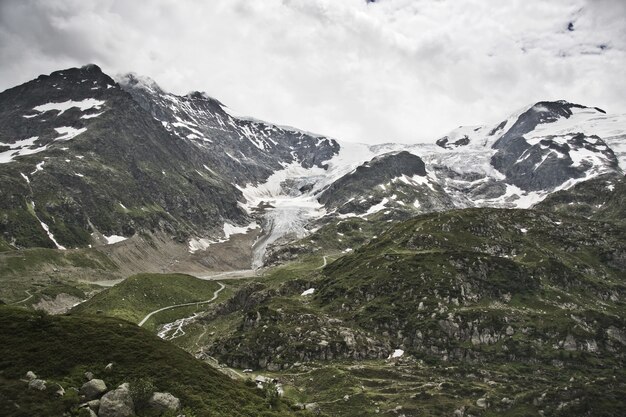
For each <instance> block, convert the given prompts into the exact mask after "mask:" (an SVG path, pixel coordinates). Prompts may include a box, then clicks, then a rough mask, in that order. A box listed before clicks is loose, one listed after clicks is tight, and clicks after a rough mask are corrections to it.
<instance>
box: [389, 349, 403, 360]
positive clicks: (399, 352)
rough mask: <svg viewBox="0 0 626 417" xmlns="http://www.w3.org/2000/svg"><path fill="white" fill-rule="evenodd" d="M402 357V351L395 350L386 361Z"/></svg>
mask: <svg viewBox="0 0 626 417" xmlns="http://www.w3.org/2000/svg"><path fill="white" fill-rule="evenodd" d="M403 355H404V350H402V349H396V350H394V351H393V353H392V354H391V355H389V358H388V359H395V358H401V357H402V356H403Z"/></svg>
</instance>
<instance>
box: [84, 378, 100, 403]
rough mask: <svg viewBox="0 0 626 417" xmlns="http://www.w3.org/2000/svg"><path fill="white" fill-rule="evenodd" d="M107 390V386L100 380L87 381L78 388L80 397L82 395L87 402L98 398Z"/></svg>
mask: <svg viewBox="0 0 626 417" xmlns="http://www.w3.org/2000/svg"><path fill="white" fill-rule="evenodd" d="M106 390H107V385H106V384H105V383H104V381H103V380H101V379H92V380H91V381H87V382H85V383H84V384H83V386H82V387H80V392H79V393H80V395H84V396H85V399H86V400H87V401H90V400H95V399H96V398H100V396H101V395H102V394H104V393H105V392H106Z"/></svg>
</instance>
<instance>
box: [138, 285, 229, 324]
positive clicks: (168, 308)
mask: <svg viewBox="0 0 626 417" xmlns="http://www.w3.org/2000/svg"><path fill="white" fill-rule="evenodd" d="M218 284H219V285H220V288H219V289H217V290H215V292H214V293H213V298H211V299H210V300H206V301H196V302H193V303H185V304H174V305H171V306H167V307H162V308H160V309H158V310H154V311H153V312H151V313H148V315H147V316H146V317H144V318H143V320H141V321H140V322H139V323H138V324H137V325H138V326H139V327H141V326H143V325H144V323H145V322H146V321H148V319H150V317H152V316H153V315H155V314H156V313H160V312H161V311H165V310H170V309H172V308H177V307H187V306H192V305H194V304H206V303H210V302H212V301H215V299H216V298H217V297H218V296H219V295H220V293H221V292H222V290H223V289H224V288H226V286H225V285H224V284H222V283H221V282H218Z"/></svg>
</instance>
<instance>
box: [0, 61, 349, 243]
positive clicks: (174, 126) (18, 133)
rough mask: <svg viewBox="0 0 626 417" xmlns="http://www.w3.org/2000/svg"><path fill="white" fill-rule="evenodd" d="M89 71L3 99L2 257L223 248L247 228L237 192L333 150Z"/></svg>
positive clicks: (211, 104)
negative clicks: (192, 243) (146, 245)
mask: <svg viewBox="0 0 626 417" xmlns="http://www.w3.org/2000/svg"><path fill="white" fill-rule="evenodd" d="M122 81H123V83H122V85H120V84H118V83H116V82H115V81H114V80H113V79H111V78H110V77H109V76H107V75H106V74H104V73H102V71H101V70H100V68H98V67H97V66H95V65H89V66H85V67H82V68H73V69H68V70H64V71H57V72H54V73H52V74H50V75H49V76H45V75H44V76H40V77H39V78H38V79H36V80H33V81H31V82H28V83H26V84H24V85H21V86H18V87H15V88H12V89H9V90H7V91H5V92H3V93H1V94H0V125H1V126H2V128H1V130H0V177H1V178H2V183H3V186H2V189H0V200H1V201H2V202H1V203H0V210H1V213H0V215H1V216H2V217H1V218H0V233H1V235H0V236H1V238H2V239H3V241H5V242H6V243H7V244H8V245H9V246H10V247H13V248H23V247H32V246H41V247H52V248H55V247H56V248H69V247H84V246H88V245H92V244H99V243H113V242H117V241H120V240H123V239H124V238H128V237H130V236H133V235H134V234H136V233H143V232H145V233H154V232H157V231H160V232H165V233H166V234H168V235H170V236H171V237H172V238H173V239H176V240H179V241H181V242H184V241H185V240H187V239H188V238H189V237H190V236H218V237H219V236H220V235H222V234H223V233H225V232H223V231H222V229H223V227H224V224H225V223H227V224H234V225H237V224H248V223H250V221H251V219H250V218H249V216H248V214H247V213H246V212H245V211H244V210H243V209H242V207H241V205H240V203H241V202H242V201H243V200H244V199H243V196H242V194H241V192H240V190H239V189H238V188H237V184H247V183H256V182H259V181H264V180H265V179H267V177H268V176H269V175H271V173H273V172H274V170H277V169H280V168H281V167H282V166H283V165H284V164H287V163H291V162H294V163H299V164H302V166H308V167H313V166H321V162H322V161H324V160H326V159H328V158H330V157H331V156H332V155H333V154H334V153H335V152H336V150H337V148H338V145H337V144H336V143H335V142H333V141H331V140H329V139H325V138H320V137H314V136H310V135H306V134H304V133H300V132H296V131H293V130H285V129H282V128H278V127H275V126H271V125H267V124H263V123H260V122H252V121H247V120H241V119H235V118H233V117H231V116H229V115H228V114H226V113H225V112H224V110H223V108H222V106H221V105H220V103H219V102H217V101H216V100H213V99H210V98H208V97H206V96H205V95H203V94H200V93H192V94H190V95H188V96H185V97H178V96H174V95H171V94H167V93H165V92H163V91H162V90H161V89H160V88H158V86H156V84H154V83H152V84H149V83H146V82H142V83H139V82H138V81H137V79H136V78H133V77H131V76H128V77H125V78H123V80H122ZM122 87H123V88H122Z"/></svg>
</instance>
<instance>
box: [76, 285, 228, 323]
mask: <svg viewBox="0 0 626 417" xmlns="http://www.w3.org/2000/svg"><path fill="white" fill-rule="evenodd" d="M217 289H219V285H218V284H217V282H214V281H205V280H201V279H198V278H195V277H192V276H190V275H184V274H138V275H133V276H131V277H129V278H127V279H126V280H124V281H122V282H121V283H119V284H117V285H115V286H113V287H111V288H109V289H107V290H105V291H102V292H101V293H99V294H97V295H95V296H94V297H93V298H91V299H90V300H88V301H86V302H85V303H82V304H80V305H78V306H76V307H75V308H74V309H73V310H72V311H73V312H75V313H86V314H96V313H97V312H99V311H100V312H102V314H104V315H107V316H111V317H119V318H122V319H126V320H129V321H132V322H134V323H138V322H139V321H140V320H141V319H143V318H144V317H145V316H146V315H147V314H148V313H150V312H152V311H154V310H157V309H159V308H161V307H166V306H169V305H174V304H184V303H190V302H195V301H205V300H209V299H211V298H212V297H213V293H214V292H215V291H216V290H217ZM150 322H152V323H153V324H154V323H157V322H160V321H159V320H158V317H156V315H155V316H153V317H152V318H151V319H150V320H149V321H148V322H147V323H146V324H149V323H150Z"/></svg>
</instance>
